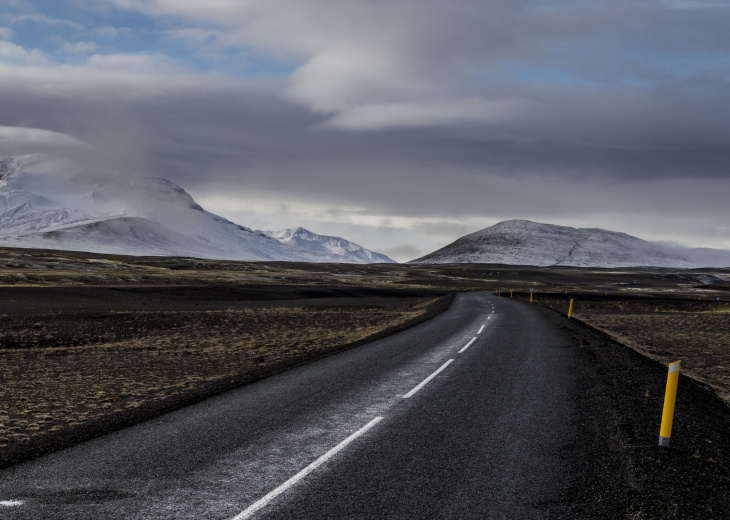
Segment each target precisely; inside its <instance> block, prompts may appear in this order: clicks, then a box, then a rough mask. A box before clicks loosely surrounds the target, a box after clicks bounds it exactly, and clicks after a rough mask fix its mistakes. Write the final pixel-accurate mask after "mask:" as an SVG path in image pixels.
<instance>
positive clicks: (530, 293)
mask: <svg viewBox="0 0 730 520" xmlns="http://www.w3.org/2000/svg"><path fill="white" fill-rule="evenodd" d="M530 303H532V291H530Z"/></svg>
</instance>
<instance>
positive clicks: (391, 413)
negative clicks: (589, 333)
mask: <svg viewBox="0 0 730 520" xmlns="http://www.w3.org/2000/svg"><path fill="white" fill-rule="evenodd" d="M575 342H576V341H575V337H574V336H573V335H571V334H570V333H569V331H568V330H567V329H566V328H565V327H562V328H561V327H557V326H556V325H555V320H554V319H553V320H551V319H550V317H549V316H548V314H547V312H546V311H544V310H538V309H537V308H536V306H531V305H529V304H526V303H521V302H516V301H513V300H510V299H508V298H497V297H495V296H492V295H489V294H486V293H468V294H461V295H458V296H457V298H456V299H455V301H454V303H453V305H452V306H451V308H450V309H449V310H448V311H447V312H445V313H444V314H442V315H440V316H438V317H436V318H434V319H432V320H430V321H428V322H425V323H422V324H420V325H418V326H416V327H413V328H411V329H409V330H406V331H404V332H402V333H399V334H396V335H394V336H391V337H389V338H385V339H383V340H379V341H376V342H373V343H370V344H367V345H364V346H361V347H357V348H355V349H352V350H349V351H346V352H342V353H339V354H336V355H333V356H330V357H328V358H325V359H323V360H320V361H317V362H314V363H311V364H309V365H306V366H302V367H299V368H296V369H293V370H290V371H287V372H284V373H281V374H279V375H277V376H273V377H270V378H268V379H265V380H262V381H260V382H258V383H255V384H251V385H248V386H246V387H243V388H241V389H238V390H235V391H231V392H228V393H225V394H223V395H220V396H218V397H216V398H212V399H209V400H207V401H204V402H202V403H199V404H197V405H194V406H190V407H188V408H185V409H182V410H179V411H177V412H174V413H170V414H167V415H164V416H162V417H159V418H157V419H154V420H151V421H148V422H145V423H142V424H139V425H137V426H134V427H131V428H127V429H124V430H121V431H119V432H116V433H113V434H110V435H107V436H104V437H101V438H98V439H95V440H93V441H90V442H86V443H84V444H81V445H78V446H76V447H74V448H71V449H67V450H64V451H61V452H58V453H55V454H52V455H50V456H46V457H42V458H40V459H37V460H34V461H30V462H27V463H24V464H20V465H18V466H15V467H11V468H8V469H6V470H0V518H7V519H24V520H25V519H44V520H51V519H116V518H125V519H126V518H131V519H153V518H154V519H160V518H165V519H167V518H170V519H176V518H186V519H189V518H201V519H203V518H204V519H225V520H228V519H230V520H233V519H235V520H243V519H246V518H270V519H283V518H297V519H322V518H414V519H415V518H420V519H426V518H458V519H462V518H510V519H519V518H561V517H562V518H599V517H605V518H610V517H613V516H614V515H615V514H617V513H618V511H620V512H621V514H623V512H624V509H622V508H624V507H625V506H624V505H623V504H621V503H620V502H621V500H619V499H618V498H617V497H618V495H621V494H622V493H624V491H626V490H627V489H628V488H629V487H630V486H631V485H632V484H631V482H626V481H625V480H626V479H625V478H624V477H625V476H626V474H627V473H626V468H625V466H626V463H625V461H623V460H622V455H621V454H620V453H616V450H615V449H614V447H612V446H611V445H610V443H608V444H607V443H606V442H604V439H602V438H601V432H602V428H604V426H605V425H602V424H600V423H601V421H605V420H607V417H608V416H609V415H610V413H611V412H610V410H609V411H606V410H601V409H597V408H600V406H599V407H597V406H596V403H598V402H600V399H599V400H598V401H596V400H595V399H594V400H591V399H587V400H586V399H583V398H581V397H580V396H582V395H583V394H585V393H586V392H585V389H586V388H589V387H590V385H591V384H592V383H591V381H590V379H591V378H594V377H595V373H593V372H586V371H585V370H583V369H582V368H581V367H583V366H589V365H590V359H588V358H587V357H586V353H585V351H584V350H581V348H579V347H578V346H576V345H575ZM659 381H660V383H661V380H660V379H659ZM597 399H598V398H597ZM606 414H608V415H606ZM609 418H610V417H609ZM656 426H657V427H658V424H657V425H656ZM652 427H653V425H652ZM655 441H656V440H655V439H654V440H653V441H652V442H654V443H655ZM607 475H609V476H608V477H607ZM637 518H638V517H637ZM642 518H643V517H642Z"/></svg>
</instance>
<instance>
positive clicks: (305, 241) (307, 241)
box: [261, 227, 397, 264]
mask: <svg viewBox="0 0 730 520" xmlns="http://www.w3.org/2000/svg"><path fill="white" fill-rule="evenodd" d="M261 233H264V234H265V235H267V236H270V237H272V238H275V239H276V240H278V241H279V242H281V243H282V244H284V245H287V246H291V247H295V248H297V249H302V250H306V251H313V252H317V253H323V254H334V255H339V256H344V257H347V258H349V259H350V260H351V261H352V262H354V263H363V264H393V263H397V262H396V261H395V260H393V259H391V258H388V257H387V256H385V255H383V254H381V253H376V252H374V251H370V250H369V249H366V248H364V247H362V246H360V245H358V244H355V243H353V242H350V241H349V240H345V239H344V238H340V237H332V236H327V235H318V234H317V233H312V232H311V231H309V230H307V229H304V228H303V227H298V228H296V229H283V230H281V231H261Z"/></svg>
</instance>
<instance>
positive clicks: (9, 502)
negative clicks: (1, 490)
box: [0, 500, 24, 507]
mask: <svg viewBox="0 0 730 520" xmlns="http://www.w3.org/2000/svg"><path fill="white" fill-rule="evenodd" d="M23 503H24V502H23V501H22V500H0V506H3V507H15V506H22V505H23Z"/></svg>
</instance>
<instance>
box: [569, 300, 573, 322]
mask: <svg viewBox="0 0 730 520" xmlns="http://www.w3.org/2000/svg"><path fill="white" fill-rule="evenodd" d="M571 314H573V299H572V298H571V299H570V307H568V318H570V315H571Z"/></svg>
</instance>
